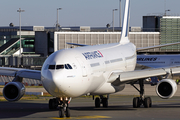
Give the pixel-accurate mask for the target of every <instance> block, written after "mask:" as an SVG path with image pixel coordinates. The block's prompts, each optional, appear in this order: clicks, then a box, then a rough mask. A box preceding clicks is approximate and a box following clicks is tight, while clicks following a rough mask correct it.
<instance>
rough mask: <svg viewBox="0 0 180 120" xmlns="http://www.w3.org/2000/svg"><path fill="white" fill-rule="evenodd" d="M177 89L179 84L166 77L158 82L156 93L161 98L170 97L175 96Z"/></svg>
mask: <svg viewBox="0 0 180 120" xmlns="http://www.w3.org/2000/svg"><path fill="white" fill-rule="evenodd" d="M176 91H177V84H176V82H175V81H174V80H171V79H164V80H161V81H160V82H158V84H157V86H156V93H157V95H158V96H159V97H160V98H163V99H168V98H171V97H173V96H174V94H175V93H176Z"/></svg>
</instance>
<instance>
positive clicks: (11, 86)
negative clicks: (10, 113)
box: [3, 82, 25, 101]
mask: <svg viewBox="0 0 180 120" xmlns="http://www.w3.org/2000/svg"><path fill="white" fill-rule="evenodd" d="M24 94H25V87H24V85H23V84H22V83H21V82H10V83H8V84H7V85H6V86H5V87H4V89H3V96H4V98H5V99H6V100H8V101H18V100H19V99H21V97H22V96H23V95H24Z"/></svg>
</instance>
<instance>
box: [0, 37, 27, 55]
mask: <svg viewBox="0 0 180 120" xmlns="http://www.w3.org/2000/svg"><path fill="white" fill-rule="evenodd" d="M23 39H24V38H22V39H21V40H23ZM19 40H20V39H19V38H12V39H11V40H9V41H8V42H7V43H5V44H4V45H2V46H1V47H0V55H12V54H13V53H15V52H16V51H18V50H19V49H20V48H19V43H18V42H19Z"/></svg>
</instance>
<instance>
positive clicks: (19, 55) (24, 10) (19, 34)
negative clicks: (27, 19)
mask: <svg viewBox="0 0 180 120" xmlns="http://www.w3.org/2000/svg"><path fill="white" fill-rule="evenodd" d="M24 11H25V10H21V8H19V10H17V12H19V37H20V38H19V39H20V40H19V41H20V49H19V57H21V12H24Z"/></svg>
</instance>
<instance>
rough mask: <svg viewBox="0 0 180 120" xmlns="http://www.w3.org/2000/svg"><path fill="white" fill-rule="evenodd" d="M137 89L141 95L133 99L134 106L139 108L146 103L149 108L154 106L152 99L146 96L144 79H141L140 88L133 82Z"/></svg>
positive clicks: (145, 105)
mask: <svg viewBox="0 0 180 120" xmlns="http://www.w3.org/2000/svg"><path fill="white" fill-rule="evenodd" d="M131 85H132V86H133V87H134V88H135V89H136V90H137V91H139V93H140V97H135V98H134V99H133V108H139V107H140V106H141V105H144V107H145V108H149V107H151V106H152V100H151V98H150V97H144V80H143V79H141V80H139V87H140V90H139V89H138V88H137V87H136V86H134V84H131Z"/></svg>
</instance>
